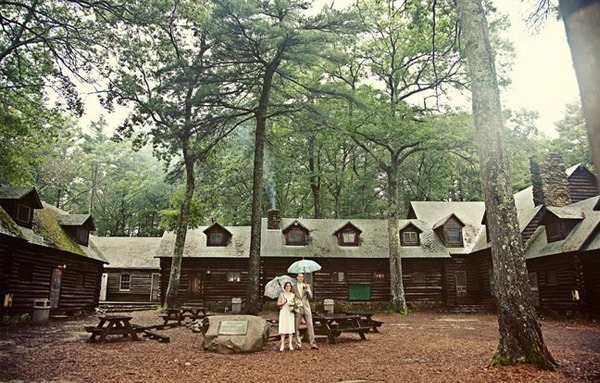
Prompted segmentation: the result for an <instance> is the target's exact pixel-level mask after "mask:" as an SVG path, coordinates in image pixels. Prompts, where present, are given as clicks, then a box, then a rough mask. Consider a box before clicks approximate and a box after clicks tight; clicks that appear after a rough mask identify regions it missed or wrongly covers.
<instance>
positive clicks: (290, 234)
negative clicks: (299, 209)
mask: <svg viewBox="0 0 600 383" xmlns="http://www.w3.org/2000/svg"><path fill="white" fill-rule="evenodd" d="M281 232H282V233H283V235H284V237H285V242H284V244H285V245H288V246H306V245H308V238H309V236H308V235H309V232H310V231H309V230H308V229H307V228H306V227H304V226H303V225H302V224H301V223H300V222H298V220H295V221H294V222H292V223H291V224H290V225H289V226H288V227H286V228H285V229H283V230H282V231H281Z"/></svg>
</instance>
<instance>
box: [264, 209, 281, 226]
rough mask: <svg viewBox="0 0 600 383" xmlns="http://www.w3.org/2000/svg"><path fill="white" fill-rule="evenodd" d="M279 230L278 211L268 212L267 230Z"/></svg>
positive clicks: (279, 218) (279, 219)
mask: <svg viewBox="0 0 600 383" xmlns="http://www.w3.org/2000/svg"><path fill="white" fill-rule="evenodd" d="M279 229H281V217H280V216H279V210H275V209H273V210H269V211H268V212H267V230H279Z"/></svg>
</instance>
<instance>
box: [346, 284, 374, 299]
mask: <svg viewBox="0 0 600 383" xmlns="http://www.w3.org/2000/svg"><path fill="white" fill-rule="evenodd" d="M348 299H349V300H351V301H368V300H370V299H371V285H369V284H356V285H349V286H348Z"/></svg>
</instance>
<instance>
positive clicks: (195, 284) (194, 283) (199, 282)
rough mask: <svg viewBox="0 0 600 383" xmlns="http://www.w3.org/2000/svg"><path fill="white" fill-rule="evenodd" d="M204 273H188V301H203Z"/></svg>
mask: <svg viewBox="0 0 600 383" xmlns="http://www.w3.org/2000/svg"><path fill="white" fill-rule="evenodd" d="M205 277H206V273H205V272H195V273H190V282H189V287H188V295H189V300H203V299H204V280H205Z"/></svg>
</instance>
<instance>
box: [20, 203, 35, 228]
mask: <svg viewBox="0 0 600 383" xmlns="http://www.w3.org/2000/svg"><path fill="white" fill-rule="evenodd" d="M31 210H32V209H31V207H30V206H27V205H24V204H22V203H20V204H18V205H17V221H19V222H20V223H25V224H30V223H31ZM23 215H26V216H27V218H26V219H23Z"/></svg>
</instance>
